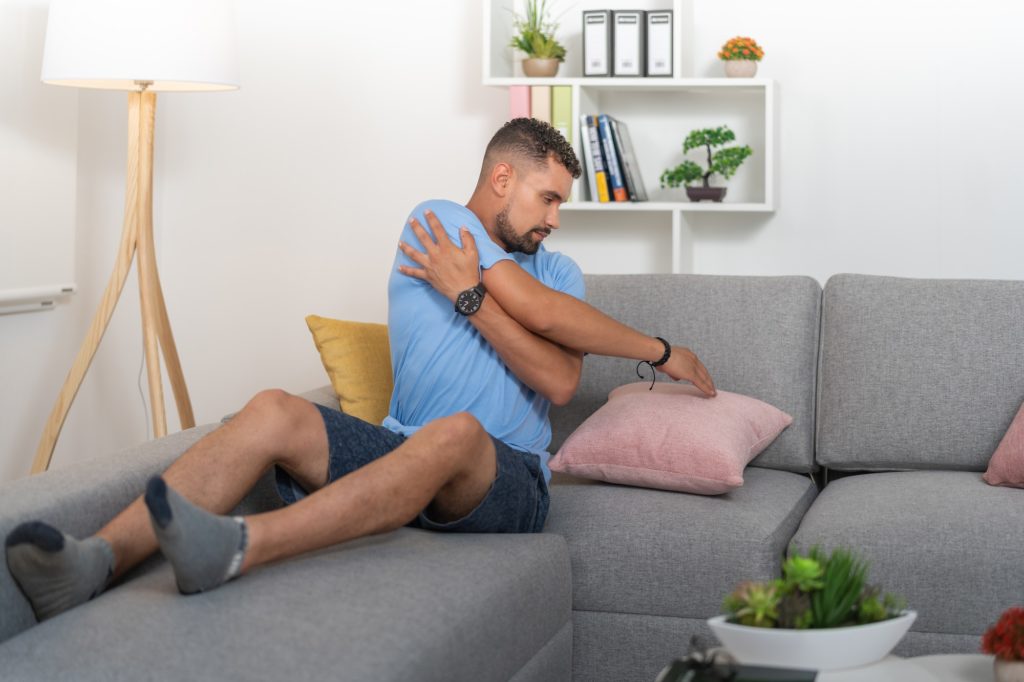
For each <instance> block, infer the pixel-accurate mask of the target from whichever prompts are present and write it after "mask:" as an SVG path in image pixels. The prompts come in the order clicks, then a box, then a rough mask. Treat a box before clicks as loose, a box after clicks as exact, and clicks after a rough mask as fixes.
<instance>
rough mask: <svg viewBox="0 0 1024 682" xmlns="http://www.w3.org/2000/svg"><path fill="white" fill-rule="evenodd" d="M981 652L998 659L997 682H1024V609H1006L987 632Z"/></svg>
mask: <svg viewBox="0 0 1024 682" xmlns="http://www.w3.org/2000/svg"><path fill="white" fill-rule="evenodd" d="M981 650H982V651H984V652H985V653H986V654H992V655H994V656H995V657H996V660H995V678H996V682H1024V608H1021V607H1019V606H1014V607H1011V608H1009V609H1006V611H1004V612H1003V615H1002V616H1000V617H999V620H998V622H996V624H995V625H993V626H992V627H990V628H989V629H988V630H986V631H985V634H984V635H983V636H982V638H981Z"/></svg>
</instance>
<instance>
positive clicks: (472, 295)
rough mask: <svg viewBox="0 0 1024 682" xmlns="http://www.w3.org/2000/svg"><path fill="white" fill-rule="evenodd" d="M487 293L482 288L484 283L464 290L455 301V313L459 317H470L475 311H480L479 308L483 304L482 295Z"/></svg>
mask: <svg viewBox="0 0 1024 682" xmlns="http://www.w3.org/2000/svg"><path fill="white" fill-rule="evenodd" d="M486 293H487V289H486V288H485V287H484V283H483V282H480V283H479V284H477V285H476V286H475V287H470V288H469V289H466V290H465V291H463V292H462V293H461V294H459V297H458V298H456V299H455V312H457V313H459V314H460V315H466V316H467V317H468V316H469V315H472V314H473V313H475V312H476V311H478V310H480V306H481V305H482V304H483V302H484V295H485V294H486Z"/></svg>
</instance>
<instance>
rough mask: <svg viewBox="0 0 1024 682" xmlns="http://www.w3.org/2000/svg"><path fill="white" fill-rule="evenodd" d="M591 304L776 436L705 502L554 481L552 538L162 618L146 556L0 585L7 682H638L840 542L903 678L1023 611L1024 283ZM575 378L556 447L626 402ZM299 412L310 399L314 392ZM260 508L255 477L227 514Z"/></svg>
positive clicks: (308, 570) (140, 456)
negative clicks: (989, 474) (23, 585)
mask: <svg viewBox="0 0 1024 682" xmlns="http://www.w3.org/2000/svg"><path fill="white" fill-rule="evenodd" d="M587 288H588V299H589V300H590V301H591V302H592V303H594V304H595V305H597V306H598V307H600V308H602V309H603V310H606V311H607V312H609V313H610V314H612V315H613V316H615V317H617V318H619V319H621V320H623V321H625V322H627V323H629V324H631V325H633V326H636V327H638V328H641V329H644V330H647V331H650V332H651V333H657V334H659V335H661V336H664V337H666V338H669V339H671V340H672V341H673V343H675V344H678V345H685V346H688V347H690V348H692V349H693V350H694V351H695V352H696V353H697V354H698V356H699V357H700V358H701V360H702V361H703V362H704V364H705V365H706V366H707V367H708V369H709V370H710V372H711V374H712V376H713V378H714V380H715V383H716V385H717V386H718V387H719V388H721V389H725V390H730V391H734V392H738V393H744V394H747V395H752V396H755V397H757V398H760V399H762V400H764V401H766V402H769V403H771V404H773V405H775V406H776V407H778V408H780V409H782V410H785V411H786V412H788V413H789V414H790V415H792V416H793V418H794V420H793V424H792V425H791V426H790V427H789V428H788V429H787V430H786V431H784V432H783V433H782V435H781V436H780V437H779V438H778V439H777V440H776V441H775V442H774V443H773V444H772V445H771V446H770V447H769V448H768V449H767V450H765V451H764V452H763V453H762V454H761V455H760V456H759V457H758V458H757V459H756V460H754V462H753V463H752V465H751V466H750V467H748V468H747V470H746V473H745V483H744V485H743V487H741V488H739V489H737V490H735V491H733V492H731V493H729V494H727V495H722V496H718V497H701V496H696V495H687V494H682V493H674V492H664V491H657V490H646V489H639V488H630V487H625V486H615V485H608V484H601V483H593V482H588V481H582V480H578V479H571V478H568V477H564V476H559V475H558V474H556V475H555V479H554V480H553V484H552V492H551V511H550V515H549V517H548V522H547V526H546V528H545V532H544V533H543V534H540V535H534V536H514V535H504V536H450V535H439V534H432V533H429V532H427V531H419V530H412V529H401V530H399V531H396V532H393V533H389V534H385V535H380V536H376V537H371V538H366V539H363V540H359V541H356V542H353V543H350V544H347V545H342V546H337V547H333V548H330V549H327V550H323V551H319V552H316V553H313V554H310V555H306V556H303V557H301V558H298V559H296V560H292V561H288V562H283V563H280V564H276V565H272V566H269V567H266V568H263V569H260V570H257V571H254V572H253V573H252V574H250V575H248V576H246V577H245V578H243V579H242V580H238V581H234V582H232V583H229V584H227V585H225V586H223V587H222V588H220V589H218V590H215V591H213V592H210V593H208V594H202V595H196V596H190V597H181V596H179V595H178V594H177V592H176V589H175V586H174V580H173V577H172V574H171V572H170V568H169V566H168V565H167V564H166V562H164V561H163V560H162V559H161V558H160V557H154V558H153V559H152V560H150V561H148V562H147V563H145V564H144V565H143V566H141V567H139V568H138V569H137V570H136V571H135V572H134V574H133V575H131V576H130V577H129V578H128V579H127V580H126V581H125V582H124V584H122V585H120V586H118V587H116V588H115V589H112V590H110V591H108V592H107V593H105V594H104V595H102V596H100V597H99V598H98V599H96V600H94V601H92V602H89V603H88V604H86V605H84V606H82V607H79V608H78V609H75V610H73V611H70V612H68V613H65V614H62V615H61V616H59V617H57V618H55V619H53V620H50V621H47V622H45V623H42V624H38V625H37V624H35V620H34V618H33V616H32V613H31V610H30V608H29V606H28V604H27V603H26V601H25V600H24V598H23V597H22V595H21V594H20V592H19V591H18V589H17V587H16V586H15V585H14V584H13V583H12V581H11V578H10V576H9V575H8V574H7V572H6V567H5V566H4V568H0V678H2V679H4V680H26V679H40V680H59V679H67V680H116V679H124V680H141V679H159V680H179V679H180V680H192V679H238V680H243V679H244V680H263V679H266V680H278V679H337V680H406V679H408V680H474V681H476V680H568V679H570V678H571V679H574V680H585V681H588V682H589V681H591V680H609V681H611V680H614V681H616V682H619V681H622V680H647V681H650V680H653V679H654V677H655V676H656V674H657V672H658V671H659V670H660V669H661V668H662V667H663V666H664V665H665V664H666V663H668V662H669V661H670V660H671V659H672V658H673V657H676V656H679V655H682V654H683V653H685V651H686V649H687V645H688V642H689V639H690V636H691V635H693V634H701V635H704V636H707V637H710V633H709V631H708V630H707V629H706V626H705V619H707V618H708V617H710V616H713V615H716V614H717V613H719V610H720V605H721V600H722V597H723V596H724V595H725V594H726V593H727V592H728V591H729V590H730V589H731V588H732V587H733V586H735V584H736V583H737V582H739V581H740V580H743V579H767V578H770V577H773V576H776V575H778V573H779V570H780V565H781V561H782V559H783V557H784V555H785V552H786V550H787V549H788V548H789V547H790V545H791V543H795V544H796V545H798V546H800V547H802V548H807V547H809V546H810V545H813V544H821V545H824V546H825V547H833V546H837V545H845V546H850V547H854V548H856V549H858V550H860V551H861V553H862V554H863V555H865V556H866V557H867V558H868V559H869V560H870V561H871V577H872V579H873V581H875V582H878V583H881V584H882V585H883V586H884V587H885V588H886V589H888V590H891V591H895V592H898V593H901V594H903V595H904V596H905V597H906V598H907V600H908V602H909V604H910V606H911V607H912V608H915V609H916V610H917V611H918V613H919V616H918V619H917V621H916V623H915V624H914V627H913V630H912V631H911V632H910V633H909V634H908V635H907V636H906V638H905V639H904V640H903V641H902V643H901V644H900V645H899V647H898V648H897V650H896V652H895V653H896V654H898V655H917V654H927V653H940V652H974V651H977V648H978V643H979V638H980V635H981V633H982V631H983V630H984V629H985V628H986V627H987V626H988V625H989V624H990V623H992V622H994V621H995V619H996V618H997V617H998V615H999V614H1000V612H1001V611H1002V610H1003V609H1004V608H1006V607H1007V606H1009V605H1011V604H1014V603H1020V602H1021V601H1022V599H1024V490H1014V489H1009V488H996V487H990V486H988V485H986V484H985V483H984V482H983V481H982V480H981V472H982V471H984V469H985V467H986V465H987V463H988V458H989V456H990V455H991V454H992V452H993V451H994V450H995V448H996V446H997V444H998V442H999V440H1000V438H1001V437H1002V435H1003V433H1004V431H1005V430H1006V428H1007V427H1008V426H1009V424H1010V421H1011V420H1012V418H1013V416H1014V414H1015V413H1016V411H1017V408H1018V407H1019V406H1020V404H1021V402H1022V401H1024V282H1010V281H979V280H959V281H953V280H911V279H900V278H889V277H875V276H862V275H837V276H835V277H833V278H831V279H830V280H829V281H828V283H827V284H826V286H825V289H824V291H822V289H821V287H820V286H819V285H818V283H817V282H816V281H815V280H813V279H810V278H806V277H725V276H707V275H622V276H612V275H604V276H588V277H587ZM634 366H635V364H634V363H630V362H628V361H624V360H617V359H610V358H600V357H593V356H591V357H589V358H587V360H586V362H585V366H584V374H583V379H582V381H581V385H580V389H579V392H578V395H577V398H576V399H575V400H574V401H573V402H572V403H570V405H568V406H566V407H564V408H561V409H556V410H553V411H552V425H553V428H554V441H553V443H552V449H553V450H554V449H555V448H557V446H558V444H559V443H560V442H561V441H562V440H564V438H565V437H566V436H567V435H568V434H569V433H570V432H571V431H572V430H573V429H574V428H575V427H576V426H577V425H578V424H579V423H580V422H581V421H582V420H583V419H585V418H586V417H587V415H589V414H590V413H592V412H593V411H594V410H595V409H596V408H597V407H599V406H600V405H601V404H602V403H603V402H604V400H605V397H606V395H607V393H608V391H609V390H610V389H611V388H614V387H615V386H618V385H620V384H624V383H629V382H631V381H633V380H635V374H634V373H633V371H634ZM308 397H310V399H312V400H316V401H318V402H323V403H325V404H326V403H330V402H331V401H332V400H333V399H334V396H333V393H332V392H330V391H329V390H326V389H321V390H319V391H314V392H313V393H311V394H308ZM216 426H217V425H206V426H201V427H197V428H195V429H191V430H189V431H185V432H182V433H178V434H175V435H172V436H169V437H167V438H163V439H160V440H158V441H153V442H151V443H147V444H145V445H142V446H140V447H138V448H134V449H132V450H129V451H126V452H122V453H119V454H118V455H116V456H113V457H109V458H104V459H100V460H96V461H93V462H89V463H85V464H81V465H76V466H72V467H68V468H65V469H60V470H57V471H53V472H50V473H46V474H43V475H40V476H36V477H31V478H27V479H22V480H19V481H16V482H14V483H11V484H7V485H4V486H2V487H0V535H3V536H6V534H7V533H8V532H9V531H10V530H11V528H13V527H14V526H15V525H16V524H18V523H19V522H21V521H24V520H27V519H32V518H42V519H44V520H47V521H49V522H51V523H54V524H55V525H57V526H59V527H61V528H63V529H65V530H67V531H68V532H71V533H72V534H76V535H80V536H83V535H87V534H89V533H92V532H93V531H95V530H96V529H98V528H99V527H100V526H101V525H103V523H104V522H105V521H106V520H107V519H108V518H109V517H110V516H111V515H112V514H114V513H115V512H116V511H117V510H118V509H120V508H121V507H122V506H124V505H125V504H127V503H128V502H129V501H130V500H131V499H132V498H134V497H135V496H137V495H138V494H140V492H141V491H142V489H143V486H144V484H145V481H146V479H147V478H148V477H149V476H150V475H152V474H153V473H156V472H159V471H161V470H162V469H163V468H165V467H166V466H167V465H168V464H169V463H170V462H171V461H172V460H173V459H174V458H175V457H177V456H178V455H179V454H180V453H181V452H182V451H184V449H185V448H187V447H188V446H189V445H190V444H191V443H193V442H195V441H196V440H197V439H198V438H199V437H201V436H202V435H203V434H205V433H208V432H209V431H211V430H213V429H214V428H216ZM277 504H278V502H277V500H276V498H275V495H274V492H273V488H272V485H271V480H270V478H269V477H268V478H266V479H265V480H264V481H262V482H261V484H260V485H259V486H257V488H256V489H255V490H254V491H253V493H252V494H251V495H250V496H249V497H248V498H247V499H246V500H245V501H244V502H243V504H242V506H241V508H240V510H239V511H240V512H243V513H248V512H253V511H257V510H265V509H270V508H273V507H275V506H276V505H277Z"/></svg>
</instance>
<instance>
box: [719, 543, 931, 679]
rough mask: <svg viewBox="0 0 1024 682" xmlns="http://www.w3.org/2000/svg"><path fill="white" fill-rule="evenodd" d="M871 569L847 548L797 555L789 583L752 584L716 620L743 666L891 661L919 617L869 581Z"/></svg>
mask: <svg viewBox="0 0 1024 682" xmlns="http://www.w3.org/2000/svg"><path fill="white" fill-rule="evenodd" d="M867 574H868V564H867V563H866V562H865V561H862V560H861V559H859V558H857V556H856V555H854V554H853V553H852V552H850V551H848V550H845V549H836V550H834V551H833V552H832V553H831V554H830V555H828V556H826V555H825V554H824V553H823V552H822V551H821V550H820V549H819V548H818V547H812V548H811V550H810V552H808V553H807V554H806V555H801V554H799V553H793V552H791V554H790V557H789V558H788V559H786V561H785V563H783V566H782V578H780V579H778V580H772V581H768V582H744V583H741V584H740V585H739V586H738V587H737V588H736V590H735V591H733V592H732V593H731V594H729V595H728V596H727V597H726V598H725V601H724V603H723V607H724V609H725V612H726V613H725V615H722V616H717V617H715V618H712V619H710V620H709V621H708V624H709V625H710V627H711V629H712V630H713V631H714V633H715V635H717V636H718V638H719V640H721V641H722V644H724V645H725V648H726V649H727V650H729V652H730V653H732V654H733V655H734V656H735V657H736V658H737V659H738V660H739V661H740V662H741V663H747V664H754V665H767V666H779V667H789V668H809V669H817V670H832V669H837V668H848V667H855V666H860V665H867V664H868V663H873V662H875V661H878V660H880V659H882V658H884V657H885V656H886V655H887V654H888V653H889V652H890V651H892V648H893V647H894V646H896V644H897V643H898V642H899V640H900V639H901V638H902V637H903V635H904V634H906V632H907V630H908V629H910V626H911V624H912V623H913V622H914V619H915V618H916V617H917V614H916V613H915V612H914V611H907V610H905V609H904V603H903V600H902V599H900V598H898V597H895V596H893V595H891V594H885V595H883V594H882V592H881V590H880V589H879V588H878V587H876V586H872V585H869V584H868V582H867Z"/></svg>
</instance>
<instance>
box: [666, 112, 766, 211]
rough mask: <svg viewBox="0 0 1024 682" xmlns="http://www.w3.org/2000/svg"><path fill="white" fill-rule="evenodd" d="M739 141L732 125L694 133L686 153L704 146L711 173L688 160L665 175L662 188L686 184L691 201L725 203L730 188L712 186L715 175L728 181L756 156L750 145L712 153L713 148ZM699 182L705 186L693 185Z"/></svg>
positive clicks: (687, 142) (686, 141)
mask: <svg viewBox="0 0 1024 682" xmlns="http://www.w3.org/2000/svg"><path fill="white" fill-rule="evenodd" d="M735 139H736V134H735V133H733V132H732V131H731V130H730V129H729V127H728V126H719V127H718V128H703V129H701V130H692V131H690V134H689V135H687V136H686V140H685V141H684V142H683V154H686V153H688V152H689V151H690V150H692V149H698V148H700V147H704V148H705V149H706V150H707V156H708V162H707V170H706V171H705V170H704V169H703V168H701V167H700V165H698V164H697V163H695V162H693V161H690V160H689V159H687V160H685V161H683V162H682V163H681V164H679V165H678V166H676V167H675V168H669V169H667V170H666V171H665V172H664V173H662V174H661V186H662V187H679V185H682V184H686V185H687V187H686V196H687V197H689V198H690V201H704V200H705V199H710V200H711V201H721V200H722V199H723V198H725V190H726V188H725V187H712V186H711V176H712V175H714V174H715V173H718V174H719V175H721V176H722V177H723V178H725V179H726V180H728V179H729V178H731V177H732V176H733V174H735V173H736V170H737V169H739V167H740V166H741V165H742V164H743V162H744V161H745V160H746V158H747V157H748V156H750V155H751V154H753V153H754V152H753V150H751V149H750V147H749V146H747V145H744V146H742V147H725V148H724V149H719V150H718V151H716V152H712V148H713V147H721V146H722V145H724V144H726V143H727V142H733V141H734V140H735ZM697 180H701V181H702V184H701V186H700V187H693V186H691V184H692V183H695V182H697Z"/></svg>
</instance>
